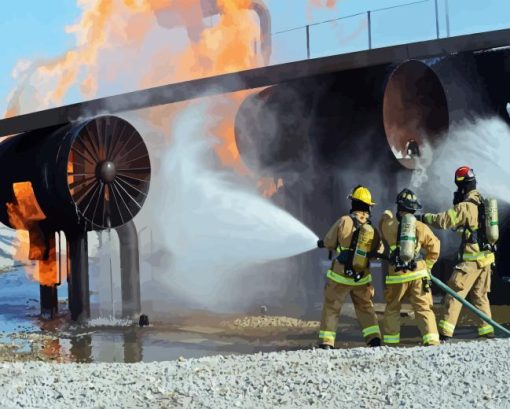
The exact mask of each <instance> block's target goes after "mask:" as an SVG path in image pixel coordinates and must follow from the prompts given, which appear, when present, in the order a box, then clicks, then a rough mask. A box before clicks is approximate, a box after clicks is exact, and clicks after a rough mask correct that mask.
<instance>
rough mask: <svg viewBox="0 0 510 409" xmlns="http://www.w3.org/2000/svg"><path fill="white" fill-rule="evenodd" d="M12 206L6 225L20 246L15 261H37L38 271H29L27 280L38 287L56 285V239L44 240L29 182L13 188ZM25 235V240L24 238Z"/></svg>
mask: <svg viewBox="0 0 510 409" xmlns="http://www.w3.org/2000/svg"><path fill="white" fill-rule="evenodd" d="M12 190H13V194H14V202H12V203H6V206H7V215H8V217H9V223H10V224H11V226H12V227H13V228H15V229H16V230H17V236H18V241H19V242H20V246H18V248H17V249H16V253H15V255H14V258H15V259H16V260H20V261H23V260H26V259H27V258H28V259H30V260H39V262H38V266H37V267H38V268H36V269H32V268H30V267H28V268H27V269H26V270H27V274H28V275H29V277H30V278H31V279H33V280H35V281H37V282H39V283H40V284H41V285H47V286H50V285H54V284H56V283H57V262H56V249H55V238H54V237H53V238H51V237H50V238H49V240H45V237H44V234H43V232H42V230H41V229H40V227H39V225H38V222H40V221H42V220H45V219H46V215H45V214H44V212H43V211H42V210H41V207H40V206H39V203H38V202H37V198H36V197H35V193H34V189H33V187H32V183H31V182H19V183H14V184H13V185H12ZM27 232H28V237H27Z"/></svg>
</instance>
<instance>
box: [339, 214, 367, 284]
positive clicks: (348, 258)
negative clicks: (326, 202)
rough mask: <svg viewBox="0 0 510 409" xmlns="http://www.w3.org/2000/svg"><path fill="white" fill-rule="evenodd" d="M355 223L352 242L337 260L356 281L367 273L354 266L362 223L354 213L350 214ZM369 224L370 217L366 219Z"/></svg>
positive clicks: (347, 274)
mask: <svg viewBox="0 0 510 409" xmlns="http://www.w3.org/2000/svg"><path fill="white" fill-rule="evenodd" d="M349 216H350V218H351V219H352V222H353V223H354V229H355V230H354V233H353V234H352V237H351V242H350V244H349V248H348V249H347V250H342V251H340V254H339V255H338V256H337V257H336V261H338V262H339V263H340V264H343V266H344V274H345V275H346V276H347V277H349V278H352V279H353V280H354V281H355V282H358V281H359V280H361V279H362V278H363V276H364V275H365V272H364V271H360V272H357V271H355V270H354V268H353V266H352V262H353V259H354V251H355V250H356V244H357V243H358V238H359V233H360V230H361V226H362V223H361V222H360V221H359V220H358V219H357V218H356V216H354V215H353V214H352V213H351V214H350V215H349ZM366 223H367V224H370V225H371V224H372V222H371V221H370V219H368V220H367V221H366Z"/></svg>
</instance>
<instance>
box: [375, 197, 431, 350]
mask: <svg viewBox="0 0 510 409" xmlns="http://www.w3.org/2000/svg"><path fill="white" fill-rule="evenodd" d="M419 209H421V205H420V203H419V201H418V198H417V197H416V195H415V194H414V193H413V192H412V191H411V190H409V189H404V190H402V191H401V192H400V193H399V194H398V196H397V215H396V217H395V216H393V214H392V212H391V211H389V210H386V211H385V212H384V214H383V216H382V218H381V222H380V226H379V229H380V231H381V238H382V240H383V242H384V243H385V244H386V245H387V246H388V247H389V251H390V257H389V260H390V265H389V271H388V275H387V276H386V280H385V283H386V286H385V290H384V298H385V301H386V309H385V311H384V319H383V331H384V343H385V344H386V345H397V344H398V343H399V342H400V307H401V305H402V300H403V299H404V298H407V299H408V300H409V302H410V303H411V306H412V307H413V309H414V312H415V317H416V321H417V324H418V328H419V329H420V332H421V335H422V338H423V344H424V345H437V344H439V333H438V331H437V325H436V317H435V315H434V312H433V310H432V304H433V302H432V293H431V291H430V270H431V269H432V266H433V265H434V263H435V262H436V261H437V259H438V258H439V250H440V242H439V239H438V238H437V237H436V236H434V234H433V233H432V231H431V230H430V228H429V227H427V226H426V225H425V224H423V223H421V222H419V221H417V220H416V218H415V217H414V213H415V212H416V210H419ZM422 251H423V252H424V253H425V254H424V255H422V254H421V253H422Z"/></svg>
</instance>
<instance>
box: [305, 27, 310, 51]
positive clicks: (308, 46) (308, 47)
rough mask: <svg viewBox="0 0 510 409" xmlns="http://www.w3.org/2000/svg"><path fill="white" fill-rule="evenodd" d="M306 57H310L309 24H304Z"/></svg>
mask: <svg viewBox="0 0 510 409" xmlns="http://www.w3.org/2000/svg"><path fill="white" fill-rule="evenodd" d="M306 58H307V59H308V60H309V59H310V25H309V24H307V25H306Z"/></svg>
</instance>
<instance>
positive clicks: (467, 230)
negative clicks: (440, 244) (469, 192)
mask: <svg viewBox="0 0 510 409" xmlns="http://www.w3.org/2000/svg"><path fill="white" fill-rule="evenodd" d="M458 198H460V194H459V193H458V192H455V194H454V204H458V203H460V202H466V203H472V204H474V205H475V206H476V207H477V209H478V226H477V227H476V228H474V229H472V228H471V227H470V226H469V225H468V224H467V223H466V224H465V226H464V227H463V228H462V241H461V244H460V248H459V253H458V260H459V262H460V261H462V260H463V254H464V252H465V250H466V245H467V244H478V248H479V250H480V251H490V252H492V253H495V252H496V251H497V245H496V244H495V243H494V244H491V243H490V242H489V240H488V239H487V232H486V230H485V224H486V212H485V200H484V198H483V197H481V198H480V201H479V202H478V201H477V200H475V199H473V198H470V197H468V198H466V199H463V200H460V201H459V202H456V201H457V200H458ZM491 269H492V271H493V272H494V271H495V269H496V263H492V264H491Z"/></svg>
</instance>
